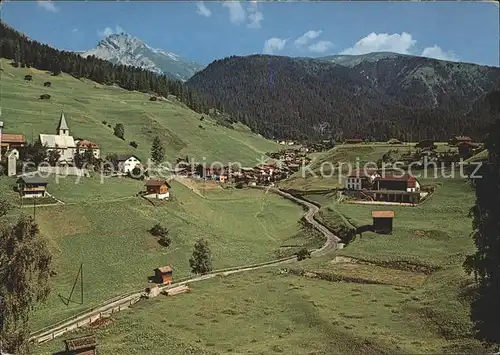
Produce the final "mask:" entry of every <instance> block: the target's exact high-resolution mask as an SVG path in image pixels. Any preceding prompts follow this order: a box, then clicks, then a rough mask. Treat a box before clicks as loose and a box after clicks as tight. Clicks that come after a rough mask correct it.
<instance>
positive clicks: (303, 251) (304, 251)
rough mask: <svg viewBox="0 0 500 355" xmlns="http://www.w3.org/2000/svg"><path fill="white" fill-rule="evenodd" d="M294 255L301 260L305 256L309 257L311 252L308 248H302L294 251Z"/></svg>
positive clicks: (305, 257)
mask: <svg viewBox="0 0 500 355" xmlns="http://www.w3.org/2000/svg"><path fill="white" fill-rule="evenodd" d="M295 255H297V260H298V261H301V260H305V259H307V258H310V257H311V252H310V251H309V250H307V249H306V248H302V249H300V250H299V251H298V252H296V253H295Z"/></svg>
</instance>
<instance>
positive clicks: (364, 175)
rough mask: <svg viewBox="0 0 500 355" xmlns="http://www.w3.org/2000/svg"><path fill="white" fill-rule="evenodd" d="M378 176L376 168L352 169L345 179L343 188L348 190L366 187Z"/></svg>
mask: <svg viewBox="0 0 500 355" xmlns="http://www.w3.org/2000/svg"><path fill="white" fill-rule="evenodd" d="M378 176H379V175H378V173H377V169H356V170H353V172H352V173H350V174H349V176H348V177H347V179H346V181H345V188H346V189H348V190H362V189H368V188H370V187H371V186H372V183H373V181H374V180H375V179H376V178H377V177H378Z"/></svg>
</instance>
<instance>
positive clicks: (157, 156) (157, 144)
mask: <svg viewBox="0 0 500 355" xmlns="http://www.w3.org/2000/svg"><path fill="white" fill-rule="evenodd" d="M164 157H165V148H164V147H163V145H162V144H161V141H160V138H159V137H158V136H156V137H155V139H154V140H153V145H152V146H151V160H153V162H154V163H155V164H160V163H162V162H163V158H164Z"/></svg>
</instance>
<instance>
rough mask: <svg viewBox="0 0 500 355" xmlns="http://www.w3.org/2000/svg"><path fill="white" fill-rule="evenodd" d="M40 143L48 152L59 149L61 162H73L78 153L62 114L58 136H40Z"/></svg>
mask: <svg viewBox="0 0 500 355" xmlns="http://www.w3.org/2000/svg"><path fill="white" fill-rule="evenodd" d="M40 142H41V143H42V145H46V146H47V148H48V150H49V151H51V150H54V149H57V150H58V151H59V153H60V154H61V156H60V158H59V161H60V162H72V161H73V157H74V156H75V152H76V144H75V140H74V139H73V137H72V136H70V134H69V127H68V124H67V123H66V118H65V117H64V113H63V112H61V117H60V119H59V125H58V126H57V134H40Z"/></svg>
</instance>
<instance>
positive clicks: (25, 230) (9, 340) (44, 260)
mask: <svg viewBox="0 0 500 355" xmlns="http://www.w3.org/2000/svg"><path fill="white" fill-rule="evenodd" d="M51 263H52V256H51V254H50V251H49V248H48V245H47V243H46V241H45V239H43V238H42V237H41V236H40V234H39V231H38V225H37V224H36V223H35V221H34V220H33V218H32V217H30V216H24V215H21V217H19V219H18V221H17V222H16V223H14V224H12V225H10V226H7V227H4V228H3V229H2V231H1V232H0V344H2V347H3V349H2V350H5V351H7V352H9V353H13V354H14V353H15V354H16V355H21V354H27V353H28V351H29V349H28V348H29V346H28V343H29V342H28V341H29V336H30V322H29V321H30V316H31V313H32V311H33V309H34V308H35V306H36V304H37V303H38V302H43V301H45V300H46V298H47V296H48V295H49V292H50V286H49V285H50V284H49V278H50V271H51Z"/></svg>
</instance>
